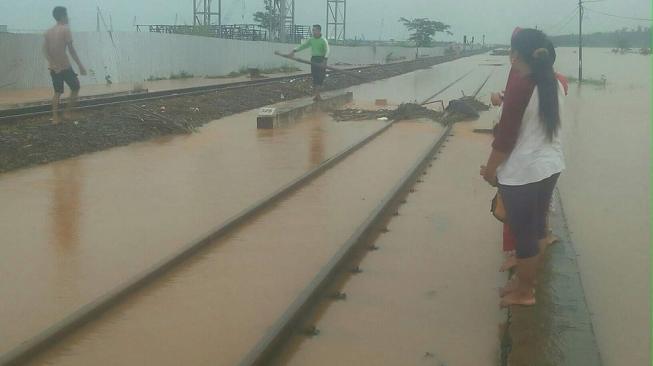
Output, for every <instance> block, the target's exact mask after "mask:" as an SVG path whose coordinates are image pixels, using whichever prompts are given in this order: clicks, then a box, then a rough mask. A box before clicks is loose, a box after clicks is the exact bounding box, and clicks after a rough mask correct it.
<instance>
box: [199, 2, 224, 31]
mask: <svg viewBox="0 0 653 366" xmlns="http://www.w3.org/2000/svg"><path fill="white" fill-rule="evenodd" d="M216 2H217V6H218V11H217V12H215V11H211V3H213V0H193V25H215V24H217V25H222V0H217V1H216ZM212 18H217V22H216V21H215V19H212Z"/></svg>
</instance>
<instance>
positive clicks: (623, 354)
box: [558, 49, 651, 366]
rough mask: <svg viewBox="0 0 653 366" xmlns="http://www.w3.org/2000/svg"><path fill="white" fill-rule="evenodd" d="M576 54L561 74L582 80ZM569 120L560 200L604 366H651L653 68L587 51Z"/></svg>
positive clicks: (636, 59)
mask: <svg viewBox="0 0 653 366" xmlns="http://www.w3.org/2000/svg"><path fill="white" fill-rule="evenodd" d="M573 52H574V50H572V49H561V50H560V51H559V60H560V64H559V66H558V69H559V70H560V71H562V72H563V73H565V74H567V75H576V72H577V71H576V67H577V64H576V63H575V62H576V57H577V55H576V54H574V53H573ZM583 58H584V76H585V77H587V78H591V79H600V78H601V74H604V75H605V76H606V78H607V80H608V84H607V86H606V87H605V88H603V87H597V86H592V85H583V86H582V87H581V88H578V86H577V84H571V89H570V92H569V96H568V97H567V100H566V108H565V114H564V115H563V118H564V122H566V123H565V125H564V128H563V131H564V136H563V137H564V148H565V157H566V163H567V170H566V171H565V172H564V173H563V174H562V175H561V178H560V183H559V187H560V192H561V196H562V202H563V206H564V209H565V214H566V216H567V219H568V223H569V229H570V230H571V232H572V238H573V240H574V244H575V245H576V250H577V252H578V254H579V258H578V263H579V266H580V271H581V279H582V281H583V285H584V287H585V293H586V296H587V300H588V305H589V309H590V312H591V313H592V314H593V324H594V329H595V331H596V335H597V341H598V344H599V349H600V351H601V355H602V357H603V361H604V364H605V365H606V366H617V365H637V366H640V365H641V366H644V365H650V350H649V348H650V347H649V346H650V330H651V328H650V289H651V285H650V280H649V279H650V260H651V257H650V244H651V232H650V223H651V216H650V215H651V211H650V210H651V208H650V198H649V195H650V177H651V175H650V174H651V161H650V157H651V125H650V123H651V110H650V106H651V104H650V101H651V68H650V67H651V59H650V56H641V55H636V54H634V55H630V54H628V55H614V54H612V53H611V52H610V50H608V49H587V50H584V55H583Z"/></svg>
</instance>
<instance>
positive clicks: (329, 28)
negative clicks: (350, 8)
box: [326, 0, 347, 43]
mask: <svg viewBox="0 0 653 366" xmlns="http://www.w3.org/2000/svg"><path fill="white" fill-rule="evenodd" d="M346 22H347V0H327V21H326V38H327V39H328V40H330V41H332V42H334V43H338V42H344V41H345V36H346V26H345V24H346Z"/></svg>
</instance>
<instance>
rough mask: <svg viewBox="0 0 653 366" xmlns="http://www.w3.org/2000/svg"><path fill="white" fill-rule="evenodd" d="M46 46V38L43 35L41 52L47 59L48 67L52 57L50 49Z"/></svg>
mask: <svg viewBox="0 0 653 366" xmlns="http://www.w3.org/2000/svg"><path fill="white" fill-rule="evenodd" d="M49 49H50V48H49V47H48V38H47V37H44V39H43V54H44V55H45V59H46V60H48V68H50V65H52V57H51V56H50V51H49Z"/></svg>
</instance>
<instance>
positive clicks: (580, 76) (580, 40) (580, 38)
mask: <svg viewBox="0 0 653 366" xmlns="http://www.w3.org/2000/svg"><path fill="white" fill-rule="evenodd" d="M582 82H583V1H582V0H578V83H579V84H580V83H582Z"/></svg>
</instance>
